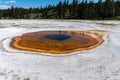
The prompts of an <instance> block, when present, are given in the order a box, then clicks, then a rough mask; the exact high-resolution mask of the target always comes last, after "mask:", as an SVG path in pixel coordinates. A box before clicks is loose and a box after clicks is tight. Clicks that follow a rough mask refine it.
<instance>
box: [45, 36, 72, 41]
mask: <svg viewBox="0 0 120 80" xmlns="http://www.w3.org/2000/svg"><path fill="white" fill-rule="evenodd" d="M44 38H48V39H51V40H58V41H63V40H67V39H70V38H71V36H69V35H64V34H52V35H45V36H44Z"/></svg>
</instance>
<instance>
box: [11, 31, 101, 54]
mask: <svg viewBox="0 0 120 80" xmlns="http://www.w3.org/2000/svg"><path fill="white" fill-rule="evenodd" d="M102 42H103V39H102V38H101V37H99V36H97V35H95V34H92V33H91V34H90V33H88V32H84V31H78V32H77V31H39V32H32V33H26V34H23V35H21V36H17V37H14V38H13V39H12V41H11V43H10V46H11V47H13V48H16V49H21V50H28V51H36V52H48V53H51V54H68V53H70V52H73V51H78V50H89V49H92V48H95V47H97V46H99V45H100V44H101V43H102Z"/></svg>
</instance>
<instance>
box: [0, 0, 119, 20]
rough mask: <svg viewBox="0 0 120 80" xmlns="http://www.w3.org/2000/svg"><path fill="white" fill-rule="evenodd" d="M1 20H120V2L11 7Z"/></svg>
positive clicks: (1, 13)
mask: <svg viewBox="0 0 120 80" xmlns="http://www.w3.org/2000/svg"><path fill="white" fill-rule="evenodd" d="M0 19H85V20H87V19H89V20H104V19H117V20H118V19H119V20H120V1H119V0H118V1H114V0H105V1H103V0H99V1H98V2H97V3H94V0H92V1H89V2H88V0H83V1H82V2H79V0H73V2H72V3H69V0H64V2H62V1H59V3H58V4H56V5H47V6H46V7H38V8H22V7H15V6H11V8H8V9H6V10H0Z"/></svg>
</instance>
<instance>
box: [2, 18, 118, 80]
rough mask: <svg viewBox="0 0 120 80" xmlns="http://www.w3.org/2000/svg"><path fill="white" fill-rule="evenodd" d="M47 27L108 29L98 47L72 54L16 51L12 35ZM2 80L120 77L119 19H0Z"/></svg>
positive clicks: (94, 79) (90, 79)
mask: <svg viewBox="0 0 120 80" xmlns="http://www.w3.org/2000/svg"><path fill="white" fill-rule="evenodd" d="M44 30H78V31H81V30H105V31H109V32H108V33H107V34H106V36H105V37H104V39H105V41H104V43H103V44H102V45H100V46H99V47H97V48H95V49H92V50H88V51H77V52H73V53H71V54H70V55H61V56H47V55H43V54H42V53H41V54H32V53H33V52H19V51H18V52H17V51H13V50H12V49H11V48H10V47H9V46H8V44H9V40H7V39H10V38H12V37H15V36H18V35H22V34H23V33H27V32H34V31H44ZM0 80H120V21H85V20H0Z"/></svg>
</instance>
